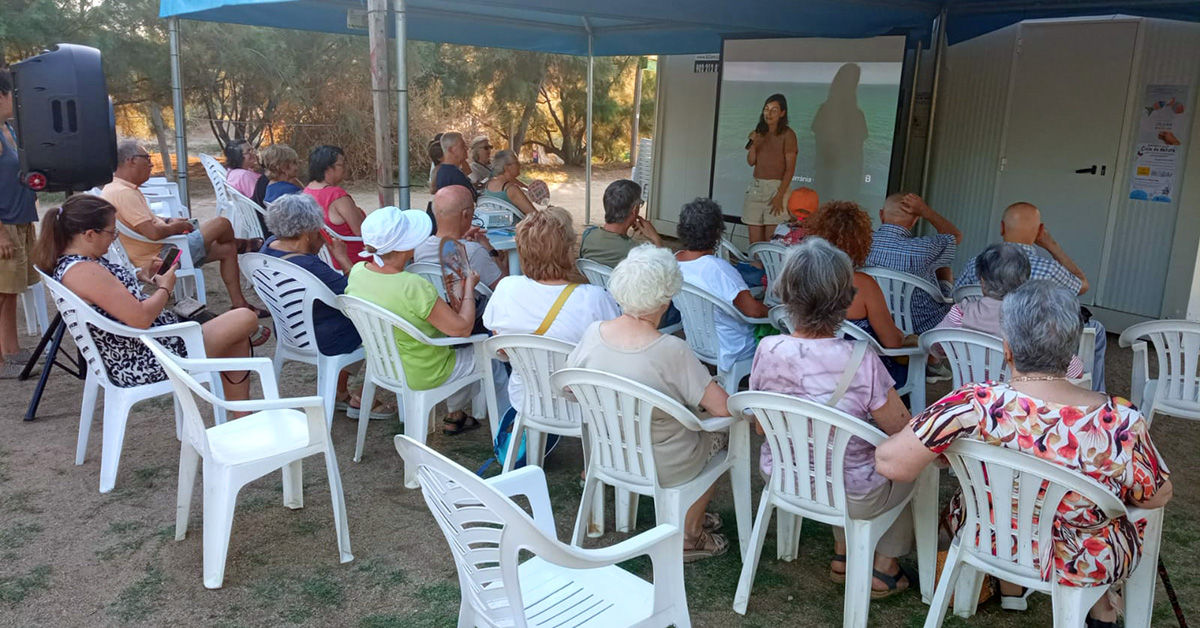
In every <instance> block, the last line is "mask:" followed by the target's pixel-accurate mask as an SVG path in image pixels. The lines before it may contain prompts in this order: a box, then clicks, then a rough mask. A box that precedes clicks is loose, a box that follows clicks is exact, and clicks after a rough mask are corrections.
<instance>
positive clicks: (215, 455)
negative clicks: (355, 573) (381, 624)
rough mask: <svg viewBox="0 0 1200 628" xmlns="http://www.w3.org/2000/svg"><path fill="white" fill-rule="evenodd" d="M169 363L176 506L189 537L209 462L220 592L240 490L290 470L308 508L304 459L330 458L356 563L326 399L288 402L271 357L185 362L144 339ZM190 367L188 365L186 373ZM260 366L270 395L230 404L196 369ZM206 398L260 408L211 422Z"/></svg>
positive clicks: (210, 549) (338, 518)
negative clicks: (179, 432) (178, 426)
mask: <svg viewBox="0 0 1200 628" xmlns="http://www.w3.org/2000/svg"><path fill="white" fill-rule="evenodd" d="M142 342H145V343H146V346H148V347H150V350H151V351H153V352H154V355H155V357H157V358H158V361H159V362H160V363H162V365H163V369H165V370H166V372H167V378H168V380H169V381H170V383H171V386H172V387H173V388H174V391H175V399H176V402H177V403H179V404H180V406H181V409H182V414H183V438H182V439H181V443H180V449H179V493H178V497H177V498H176V504H175V540H176V541H182V540H183V538H184V537H185V536H186V535H187V527H188V514H189V512H190V510H191V507H192V489H193V488H194V487H195V486H196V471H197V468H198V467H199V463H200V459H201V458H203V459H204V586H205V587H206V588H209V589H219V588H221V584H222V583H223V582H224V580H225V559H226V557H227V556H228V554H229V537H230V533H231V531H232V528H233V512H234V509H235V508H236V506H237V495H238V492H239V491H240V490H241V489H242V487H243V486H245V485H246V484H249V483H250V482H253V481H254V480H257V479H258V478H261V477H263V476H264V475H267V474H268V473H271V472H273V471H276V470H282V471H283V503H284V505H285V506H287V507H288V508H292V509H296V508H303V507H304V474H303V472H302V467H301V465H302V461H303V460H304V459H305V458H307V457H309V456H314V455H318V454H319V455H323V456H324V457H325V471H326V474H327V475H328V479H329V493H330V496H331V497H332V499H333V527H334V530H335V531H336V534H337V541H338V553H339V555H340V557H339V558H340V560H341V562H343V563H348V562H350V561H352V560H354V555H353V554H351V553H350V531H349V530H348V529H347V528H346V500H345V496H344V495H343V494H342V476H341V474H340V473H339V472H338V466H337V457H336V456H335V455H334V453H333V443H332V442H331V441H330V439H329V432H328V430H327V428H326V427H325V405H324V402H323V401H322V399H321V398H320V397H300V398H293V399H280V398H279V390H278V388H277V387H276V384H275V377H274V371H273V368H272V366H271V363H270V361H268V360H267V359H266V358H237V359H228V358H227V359H219V360H217V359H214V360H204V359H199V360H197V359H185V358H180V357H178V356H175V355H172V354H170V353H168V352H167V351H165V350H163V348H162V347H161V346H160V345H159V344H158V343H157V342H153V341H151V340H149V339H145V338H143V340H142ZM185 369H186V370H185ZM247 369H249V370H253V371H255V372H257V373H258V375H259V377H260V378H262V386H263V397H264V398H263V399H262V400H260V401H258V400H256V401H225V400H223V399H220V398H219V397H216V396H214V395H213V394H212V393H210V392H209V391H207V390H205V389H204V387H202V386H201V385H200V384H199V383H198V382H197V381H196V380H195V378H193V377H192V376H191V375H189V372H191V373H214V374H215V373H219V372H222V371H242V370H247ZM193 395H196V396H199V397H200V398H201V399H203V400H204V401H206V402H208V403H210V404H212V405H213V407H214V408H215V407H221V408H224V409H225V410H227V411H231V412H252V414H249V415H246V416H244V417H242V418H240V419H237V420H236V421H229V422H228V423H223V424H221V425H217V426H215V427H206V426H205V425H204V421H203V420H202V419H201V418H200V409H199V408H198V407H197V405H196V398H195V397H194V396H193Z"/></svg>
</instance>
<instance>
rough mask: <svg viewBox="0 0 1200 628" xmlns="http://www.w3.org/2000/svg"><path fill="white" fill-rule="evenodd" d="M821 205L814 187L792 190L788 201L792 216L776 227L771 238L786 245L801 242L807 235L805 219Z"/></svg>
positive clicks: (789, 211)
mask: <svg viewBox="0 0 1200 628" xmlns="http://www.w3.org/2000/svg"><path fill="white" fill-rule="evenodd" d="M820 206H821V201H820V197H819V196H817V191H816V190H814V189H812V188H796V189H794V190H792V193H791V194H790V195H789V196H788V202H787V208H788V213H789V214H791V215H792V217H791V219H790V220H788V221H787V222H781V223H779V226H777V227H775V234H774V235H773V236H771V240H773V241H775V242H778V243H780V244H783V245H785V246H791V245H793V244H799V243H800V241H801V240H803V239H804V235H805V234H804V221H805V220H807V219H808V217H809V216H811V215H812V213H813V212H815V211H817V208H818V207H820Z"/></svg>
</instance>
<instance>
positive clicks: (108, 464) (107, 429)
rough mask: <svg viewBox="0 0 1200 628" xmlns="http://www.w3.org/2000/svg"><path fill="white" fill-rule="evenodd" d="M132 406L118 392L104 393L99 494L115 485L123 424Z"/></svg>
mask: <svg viewBox="0 0 1200 628" xmlns="http://www.w3.org/2000/svg"><path fill="white" fill-rule="evenodd" d="M131 405H132V404H130V403H129V400H128V399H127V398H126V397H125V396H124V395H123V394H121V393H120V392H116V391H110V390H106V391H104V446H103V447H101V449H100V492H101V493H108V492H110V491H112V490H113V487H114V486H116V483H117V466H118V465H119V464H120V462H121V449H122V448H123V447H124V446H125V424H126V422H128V421H129V409H130V406H131Z"/></svg>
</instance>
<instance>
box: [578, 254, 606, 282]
mask: <svg viewBox="0 0 1200 628" xmlns="http://www.w3.org/2000/svg"><path fill="white" fill-rule="evenodd" d="M575 268H578V269H579V272H581V273H583V276H584V277H587V280H588V283H590V284H592V285H593V286H600V287H601V288H604V289H605V290H608V278H609V277H611V276H612V271H613V269H612V268H610V267H608V266H605V265H604V264H601V263H600V262H595V261H592V260H590V259H583V258H582V257H581V258H579V259H577V260H575Z"/></svg>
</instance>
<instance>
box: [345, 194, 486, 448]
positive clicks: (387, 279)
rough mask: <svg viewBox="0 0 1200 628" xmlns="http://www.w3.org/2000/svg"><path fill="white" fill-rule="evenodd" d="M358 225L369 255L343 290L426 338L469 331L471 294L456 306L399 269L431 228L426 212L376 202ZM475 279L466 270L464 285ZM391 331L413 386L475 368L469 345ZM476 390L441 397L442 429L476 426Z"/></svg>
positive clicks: (472, 316) (472, 315)
mask: <svg viewBox="0 0 1200 628" xmlns="http://www.w3.org/2000/svg"><path fill="white" fill-rule="evenodd" d="M362 228H363V232H362V233H363V243H364V244H365V245H366V250H367V252H368V253H370V254H371V256H372V260H371V261H367V262H360V263H358V264H355V266H354V268H352V269H351V270H350V279H349V282H348V284H347V286H346V294H348V295H350V296H354V297H358V298H360V299H364V300H366V301H370V302H372V303H374V304H376V305H378V306H380V307H382V308H384V309H386V310H388V311H389V312H392V313H393V314H395V315H397V316H399V317H400V318H403V319H404V320H406V321H408V322H409V323H410V324H411V325H413V326H414V327H416V328H417V329H418V330H420V331H421V332H422V333H424V334H425V335H427V336H429V337H430V338H445V337H447V336H450V337H458V338H465V337H467V336H469V335H471V330H472V328H474V326H475V301H474V300H473V299H462V303H460V304H459V308H458V310H457V311H456V310H455V309H454V308H452V307H450V305H449V304H448V303H446V302H445V301H443V300H442V299H441V298H439V297H438V293H437V290H436V289H435V288H434V287H433V284H431V283H429V282H428V281H426V280H425V279H424V278H422V277H420V276H418V275H414V274H413V273H410V272H408V271H406V270H404V267H405V266H407V265H408V262H409V261H411V260H412V256H413V249H415V248H417V246H418V245H420V244H421V243H422V242H424V241H425V240H426V239H427V238H428V237H429V234H430V232H432V231H433V223H432V222H431V221H430V220H429V215H428V214H426V213H425V212H423V211H421V210H418V209H409V210H404V211H402V210H399V209H396V208H395V207H381V208H379V209H378V210H376V211H373V212H371V215H370V216H367V218H366V220H364V221H363V223H362ZM477 281H479V276H478V275H476V274H475V273H474V272H472V273H470V274H468V275H467V277H466V280H465V282H464V283H465V290H466V291H467V292H468V293H470V292H472V291H474V289H475V283H476V282H477ZM395 335H396V348H397V349H398V350H399V352H400V361H401V363H402V364H403V366H404V375H405V378H406V379H407V380H408V385H409V387H411V388H412V389H414V390H429V389H431V388H436V387H438V386H441V385H443V384H445V383H447V382H451V381H454V380H458V379H463V378H465V377H468V376H470V375H473V374H474V373H475V349H474V347H471V346H460V347H446V346H441V345H427V344H425V343H422V342H420V341H419V340H417V339H416V338H413V337H412V336H410V335H408V334H406V333H404V332H402V331H399V330H397V331H396V334H395ZM491 363H492V364H491V368H492V377H493V382H494V384H495V386H496V403H497V407H498V408H499V409H500V411H502V412H503V411H505V410H507V409H508V394H507V392H506V386H507V384H508V376H507V374H506V373H505V371H504V366H503V365H502V364H501V363H500V362H498V361H496V360H492V361H491ZM478 390H479V389H478V386H477V385H472V386H468V387H466V388H464V389H463V390H461V391H459V392H457V393H454V394H453V395H451V396H450V397H449V398H448V399H446V409H447V411H448V412H449V414H448V415H447V416H446V418H445V422H444V425H443V426H442V431H443V432H444V433H445V434H447V435H456V434H461V433H463V432H465V431H467V430H473V429H475V428H478V427H479V425H480V423H479V421H478V420H477V419H476V418H475V417H472V416H469V415H467V414H466V409H467V408H468V407H469V406H470V405H471V398H472V397H474V396H475V394H476V393H477V392H478Z"/></svg>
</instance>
